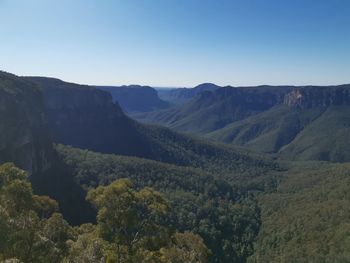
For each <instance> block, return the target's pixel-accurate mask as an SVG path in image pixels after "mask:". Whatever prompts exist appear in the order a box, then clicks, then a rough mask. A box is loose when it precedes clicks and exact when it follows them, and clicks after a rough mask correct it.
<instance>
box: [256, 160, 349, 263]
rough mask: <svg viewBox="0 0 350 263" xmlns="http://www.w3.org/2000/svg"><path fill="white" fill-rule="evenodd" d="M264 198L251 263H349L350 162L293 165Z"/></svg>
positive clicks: (262, 197)
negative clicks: (260, 221) (275, 188)
mask: <svg viewBox="0 0 350 263" xmlns="http://www.w3.org/2000/svg"><path fill="white" fill-rule="evenodd" d="M289 165H290V167H291V168H290V170H289V171H288V172H287V173H285V174H284V175H283V179H282V181H281V184H280V185H279V187H278V189H277V191H276V192H275V193H270V194H264V195H261V196H260V198H259V199H260V205H261V209H262V227H261V230H260V233H259V236H258V240H257V243H256V246H255V253H254V256H252V257H251V258H250V260H249V262H286V263H288V262H325V263H328V262H329V263H330V262H349V261H350V253H349V251H350V239H349V237H350V225H349V218H350V194H349V186H350V176H349V175H350V166H349V164H327V163H304V164H303V163H291V164H289Z"/></svg>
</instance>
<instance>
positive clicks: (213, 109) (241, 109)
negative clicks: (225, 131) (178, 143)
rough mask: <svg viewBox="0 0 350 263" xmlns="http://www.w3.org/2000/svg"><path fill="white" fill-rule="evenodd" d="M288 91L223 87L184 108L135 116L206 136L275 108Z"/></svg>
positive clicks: (203, 94)
mask: <svg viewBox="0 0 350 263" xmlns="http://www.w3.org/2000/svg"><path fill="white" fill-rule="evenodd" d="M287 90H288V87H281V88H278V87H268V86H261V87H252V88H233V87H223V88H218V89H216V90H215V91H205V92H201V93H199V94H198V95H197V96H196V97H194V98H193V99H192V100H190V101H189V102H187V103H186V104H184V105H181V106H177V107H173V108H169V109H165V110H162V111H156V112H150V113H145V114H139V115H136V116H133V117H135V118H136V119H137V120H139V121H141V122H145V123H153V124H161V125H165V126H167V127H170V128H172V129H175V130H177V131H183V132H189V133H195V134H205V133H208V132H211V131H215V130H217V129H220V128H223V127H225V126H226V125H227V124H230V123H232V122H234V121H238V120H242V119H244V118H247V117H249V116H251V115H254V114H257V113H260V112H263V111H265V110H267V109H269V108H271V107H273V106H274V105H276V104H278V103H279V102H280V101H281V100H283V96H284V93H285V92H286V91H287Z"/></svg>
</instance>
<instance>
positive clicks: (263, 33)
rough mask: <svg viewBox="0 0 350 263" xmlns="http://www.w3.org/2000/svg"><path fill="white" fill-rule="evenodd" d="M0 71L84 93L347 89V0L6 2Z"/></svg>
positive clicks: (2, 4) (2, 3)
mask: <svg viewBox="0 0 350 263" xmlns="http://www.w3.org/2000/svg"><path fill="white" fill-rule="evenodd" d="M0 63H1V64H0V69H2V70H6V71H10V72H13V73H15V74H18V75H43V76H53V77H59V78H62V79H64V80H68V81H74V82H78V83H88V84H108V85H112V84H116V85H119V84H132V83H133V84H147V85H153V86H192V85H196V84H199V83H202V82H214V83H216V84H220V85H256V84H297V85H303V84H323V85H326V84H340V83H350V0H211V1H209V0H138V1H137V0H114V1H112V0H31V1H29V0H0Z"/></svg>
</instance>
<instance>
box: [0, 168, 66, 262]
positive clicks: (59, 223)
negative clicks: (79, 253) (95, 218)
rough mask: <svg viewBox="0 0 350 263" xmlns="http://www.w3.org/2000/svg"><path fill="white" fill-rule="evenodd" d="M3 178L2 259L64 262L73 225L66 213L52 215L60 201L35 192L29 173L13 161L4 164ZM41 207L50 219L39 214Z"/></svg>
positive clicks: (0, 171) (0, 176) (0, 197)
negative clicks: (28, 179)
mask: <svg viewBox="0 0 350 263" xmlns="http://www.w3.org/2000/svg"><path fill="white" fill-rule="evenodd" d="M0 182H1V185H0V233H1V235H0V248H1V250H0V259H1V260H5V259H11V258H17V259H18V260H20V261H23V262H48V261H49V262H60V261H61V260H62V259H63V257H64V256H65V254H66V252H67V247H66V244H65V242H66V241H67V239H68V237H69V233H70V226H69V225H68V223H67V222H66V221H65V220H64V219H63V217H62V215H60V214H57V213H55V214H52V215H51V211H53V210H52V209H51V208H52V207H54V209H56V208H57V206H56V205H57V204H56V203H55V202H54V201H53V200H50V199H49V198H48V197H46V198H44V199H42V200H40V198H39V197H37V196H34V195H33V193H32V188H31V185H30V183H29V182H27V181H26V176H25V173H24V172H23V171H22V170H20V169H18V168H16V167H15V166H14V165H13V164H8V163H7V164H4V165H2V166H0ZM38 200H40V202H39V203H40V206H38ZM47 204H49V205H47ZM38 207H40V209H39V210H40V211H41V215H45V217H47V218H48V219H46V218H42V219H41V218H40V217H39V214H37V213H36V211H35V210H36V209H38ZM47 207H49V208H50V209H46V208H47Z"/></svg>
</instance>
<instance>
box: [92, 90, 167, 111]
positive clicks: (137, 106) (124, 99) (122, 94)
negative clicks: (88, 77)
mask: <svg viewBox="0 0 350 263" xmlns="http://www.w3.org/2000/svg"><path fill="white" fill-rule="evenodd" d="M96 88H98V89H101V90H104V91H107V92H109V93H110V94H111V95H112V98H113V101H114V102H116V103H118V104H119V105H120V107H121V108H122V109H123V111H124V112H125V113H135V112H148V111H154V110H159V109H164V108H167V107H168V106H169V103H168V102H165V101H163V100H161V99H160V98H159V97H158V93H157V91H156V90H155V89H153V88H151V87H149V86H139V85H129V86H120V87H113V86H96Z"/></svg>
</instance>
